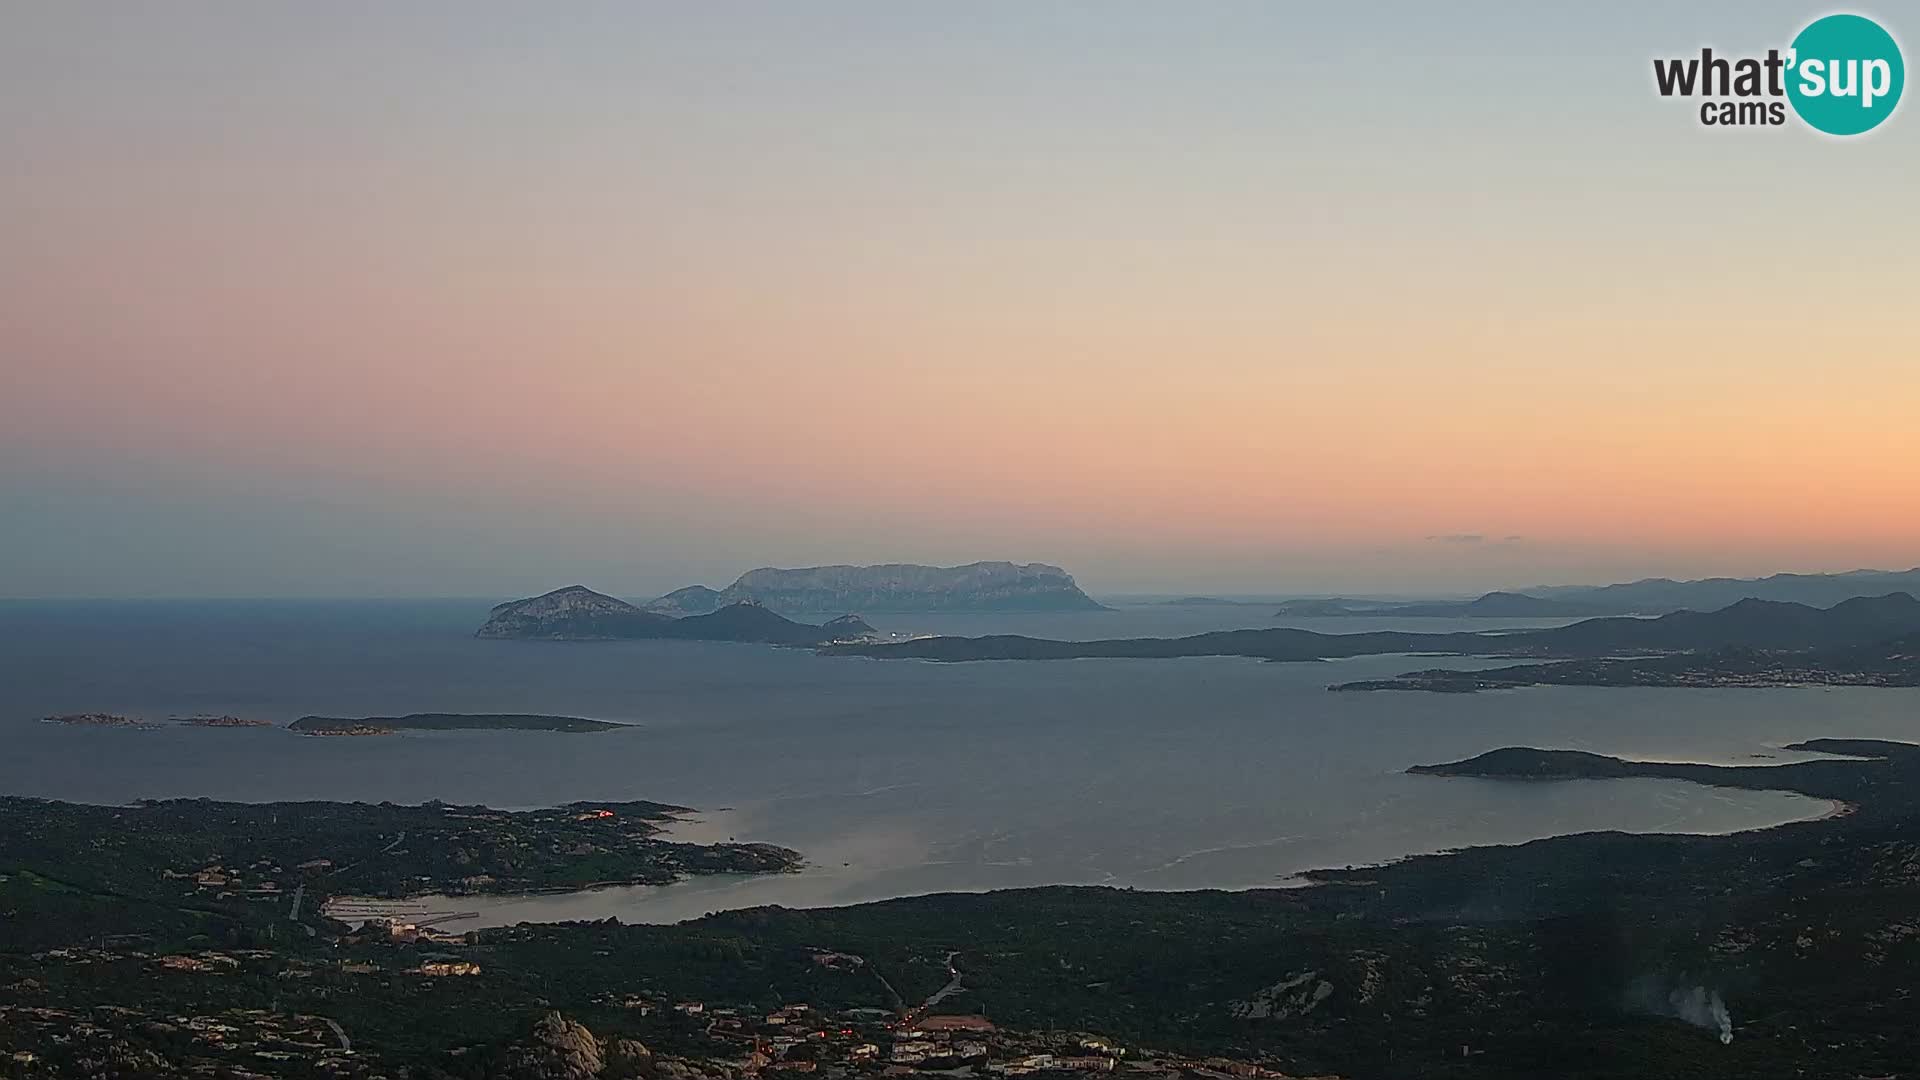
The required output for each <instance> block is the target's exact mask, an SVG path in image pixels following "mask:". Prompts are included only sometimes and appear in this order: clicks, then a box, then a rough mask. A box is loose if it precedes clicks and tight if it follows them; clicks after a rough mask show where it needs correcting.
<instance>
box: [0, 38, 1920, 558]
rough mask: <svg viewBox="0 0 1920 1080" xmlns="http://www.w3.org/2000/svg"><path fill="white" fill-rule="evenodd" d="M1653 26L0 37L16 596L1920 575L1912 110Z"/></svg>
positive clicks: (1919, 368)
mask: <svg viewBox="0 0 1920 1080" xmlns="http://www.w3.org/2000/svg"><path fill="white" fill-rule="evenodd" d="M1443 7H1445V8H1447V9H1448V10H1441V9H1442V8H1443ZM1674 7H1675V5H1661V4H1651V3H1649V4H1636V5H1606V6H1604V8H1603V7H1602V6H1600V5H1589V6H1583V7H1579V8H1575V7H1574V6H1571V5H1569V6H1565V7H1556V8H1553V9H1548V8H1546V7H1544V6H1538V5H1526V4H1518V3H1515V4H1510V5H1504V6H1503V5H1495V4H1474V5H1463V6H1459V7H1453V6H1443V5H1414V4H1405V5H1373V6H1369V5H1322V6H1311V7H1310V6H1308V5H1290V4H1260V3H1203V4H1195V5H1188V4H1131V3H1100V4H1094V3H1062V4H1032V5H1029V4H1015V3H987V4H980V5H971V4H970V5H895V4H887V3H879V2H875V3H826V4H805V5H802V4H780V5H776V4H737V5H736V4H722V5H707V4H686V5H666V4H660V5H652V4H611V3H609V4H587V3H581V4H569V5H558V6H553V7H548V6H542V5H520V4H498V5H496V4H485V3H479V4H433V3H422V4H409V5H399V6H395V5H385V4H371V3H367V4H360V3H349V4H343V5H337V6H336V5H300V6H295V5H282V4H239V3H205V2H192V3H184V4H178V5H173V4H168V5H124V4H105V3H84V2H83V3H67V2H44V3H42V2H28V3H24V4H10V5H8V6H7V7H6V10H5V11H4V12H0V146H4V147H5V148H6V149H5V150H4V151H3V152H0V153H4V155H5V157H6V158H7V165H6V167H5V168H0V596H98V595H112V596H144V595H166V596H178V595H274V596H288V595H322V596H328V595H339V596H360V595H372V594H388V593H398V594H408V595H462V596H466V595H487V596H492V595H517V594H520V593H524V592H527V591H531V590H535V589H540V588H547V587H552V586H556V585H561V584H567V583H570V582H572V581H576V580H582V581H586V582H587V583H589V584H592V585H594V586H595V587H597V588H601V589H603V590H606V591H610V592H616V593H620V594H623V595H650V594H652V593H657V592H660V591H664V590H665V589H668V588H672V587H674V586H677V585H681V584H685V583H688V582H691V581H704V582H707V583H709V584H714V585H721V584H724V583H725V582H726V581H728V580H731V579H732V577H733V576H734V575H736V574H737V573H739V572H740V571H742V570H745V569H747V568H749V567H751V566H757V565H769V564H771V565H807V564H813V563H821V562H873V561H916V562H937V563H951V562H960V561H970V560H972V559H979V558H1009V559H1015V560H1018V561H1027V560H1042V561H1047V562H1054V563H1058V564H1060V565H1063V566H1065V567H1067V568H1068V569H1069V570H1072V571H1073V572H1075V573H1076V574H1077V575H1078V576H1079V578H1080V579H1081V582H1082V584H1083V585H1085V586H1086V587H1087V588H1088V589H1089V590H1091V591H1094V592H1096V593H1099V592H1108V593H1114V592H1128V591H1166V592H1200V591H1239V592H1259V593H1285V592H1356V591H1359V592H1375V593H1389V592H1397V593H1438V592H1452V591H1472V590H1478V589H1483V588H1492V587H1498V586H1514V585H1527V584H1534V583H1541V582H1569V581H1603V580H1617V579H1623V578H1631V577H1640V576H1648V575H1655V574H1661V575H1671V576H1702V575H1706V574H1716V573H1732V574H1751V573H1765V572H1772V571H1776V570H1783V569H1798V570H1831V569H1849V568H1853V567H1856V566H1863V565H1881V566H1898V567H1902V568H1904V567H1908V566H1912V565H1914V564H1916V563H1920V301H1916V299H1915V285H1916V283H1917V282H1920V265H1917V263H1920V215H1917V214H1915V213H1914V211H1913V201H1914V190H1915V184H1916V178H1920V119H1916V117H1915V116H1914V114H1913V111H1912V110H1913V106H1912V105H1911V104H1910V103H1909V104H1906V105H1903V106H1902V111H1901V112H1900V113H1898V114H1896V115H1895V116H1894V117H1893V118H1892V119H1891V120H1890V121H1889V122H1888V123H1887V124H1886V125H1885V127H1884V129H1883V130H1880V131H1876V132H1875V133H1873V134H1872V135H1871V136H1869V137H1865V138H1861V139H1858V140H1850V141H1841V140H1833V139H1824V138H1821V137H1818V136H1815V135H1813V134H1811V133H1809V132H1807V131H1806V130H1804V129H1801V128H1797V127H1787V128H1779V129H1766V130H1748V131H1725V132H1714V131H1709V130H1706V129H1703V128H1701V127H1700V126H1699V125H1698V123H1697V122H1696V121H1695V120H1694V118H1693V116H1692V115H1691V112H1690V111H1689V109H1688V106H1687V105H1686V104H1685V103H1679V102H1673V101H1664V100H1662V99H1660V98H1659V97H1658V96H1657V95H1655V94H1654V92H1653V90H1652V88H1651V78H1650V74H1649V67H1648V63H1647V59H1648V57H1651V56H1654V55H1683V54H1685V53H1687V52H1689V51H1697V50H1698V48H1699V47H1700V45H1701V44H1703V43H1713V44H1715V45H1716V47H1724V48H1726V49H1728V50H1730V51H1740V50H1748V51H1758V52H1764V50H1765V49H1766V48H1767V47H1768V46H1769V45H1778V44H1783V43H1784V42H1785V41H1786V40H1787V39H1788V38H1790V36H1791V34H1792V33H1793V31H1794V30H1795V29H1797V28H1798V27H1799V26H1800V25H1802V24H1803V23H1804V22H1805V21H1807V20H1808V19H1809V18H1811V17H1813V16H1814V15H1816V14H1818V13H1819V12H1817V11H1815V10H1813V9H1808V8H1804V7H1801V6H1795V5H1789V4H1770V3H1769V4H1732V3H1722V4H1698V5H1682V6H1680V7H1683V8H1684V10H1673V8H1674ZM1821 10H1824V9H1821ZM1889 24H1890V25H1891V27H1892V28H1893V29H1894V31H1895V32H1896V33H1900V32H1901V31H1902V29H1904V30H1905V32H1906V33H1907V34H1909V35H1920V24H1915V25H1913V26H1908V27H1904V28H1903V27H1902V26H1901V24H1900V20H1899V19H1898V18H1893V19H1890V20H1889ZM1908 40H1912V38H1909V39H1908Z"/></svg>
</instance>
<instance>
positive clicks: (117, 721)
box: [42, 712, 160, 731]
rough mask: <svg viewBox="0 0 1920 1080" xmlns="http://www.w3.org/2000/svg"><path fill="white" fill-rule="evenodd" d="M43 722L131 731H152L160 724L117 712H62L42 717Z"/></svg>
mask: <svg viewBox="0 0 1920 1080" xmlns="http://www.w3.org/2000/svg"><path fill="white" fill-rule="evenodd" d="M42 722H43V723H48V724H65V725H67V726H68V727H104V728H124V729H127V730H129V731H151V730H153V729H154V728H157V727H159V726H160V725H158V724H156V723H154V722H152V721H151V720H139V719H135V718H133V717H130V716H121V715H119V714H117V713H97V712H95V713H61V714H59V715H56V716H48V717H43V718H42Z"/></svg>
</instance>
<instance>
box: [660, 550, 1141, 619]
mask: <svg viewBox="0 0 1920 1080" xmlns="http://www.w3.org/2000/svg"><path fill="white" fill-rule="evenodd" d="M742 602H750V603H755V604H760V605H762V606H764V607H767V608H770V609H772V610H774V611H777V612H780V613H781V614H783V615H810V614H824V613H827V612H835V611H859V612H865V613H868V614H873V613H876V612H884V613H900V612H937V611H1102V610H1105V608H1104V606H1103V605H1102V604H1100V603H1099V602H1098V601H1096V600H1094V599H1093V598H1092V597H1090V596H1088V595H1087V594H1086V593H1085V592H1082V591H1081V589H1080V586H1079V585H1077V584H1075V583H1074V580H1073V575H1072V574H1069V573H1067V572H1066V571H1065V570H1063V569H1061V568H1060V567H1058V566H1049V565H1048V564H1046V563H1024V564H1023V563H1012V562H974V563H967V564H966V565H964V566H922V565H919V564H916V563H884V564H880V565H877V566H844V565H842V566H806V567H798V568H793V569H780V568H775V567H770V566H768V567H761V568H760V569H757V570H749V571H747V572H746V573H744V574H741V575H740V577H739V578H738V579H736V580H735V581H734V583H733V584H731V585H729V586H727V587H726V588H724V589H720V590H717V591H716V590H714V589H710V588H707V587H706V586H704V585H690V586H687V587H686V588H684V589H677V590H675V591H673V592H670V593H668V594H666V595H665V596H662V597H660V598H659V599H657V600H654V601H653V602H651V603H650V604H648V605H647V607H648V609H649V610H652V611H655V612H662V613H666V614H675V615H677V614H699V613H703V612H706V611H715V610H718V609H720V608H723V607H725V606H727V605H728V604H737V603H742Z"/></svg>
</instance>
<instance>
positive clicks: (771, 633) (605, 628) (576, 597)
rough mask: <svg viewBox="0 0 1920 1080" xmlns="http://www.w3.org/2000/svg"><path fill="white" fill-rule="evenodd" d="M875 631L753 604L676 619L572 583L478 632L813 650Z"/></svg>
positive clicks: (497, 612)
mask: <svg viewBox="0 0 1920 1080" xmlns="http://www.w3.org/2000/svg"><path fill="white" fill-rule="evenodd" d="M873 633H874V629H873V627H872V626H870V625H868V624H867V622H866V621H865V620H863V619H861V618H860V617H859V616H857V615H843V616H840V617H839V618H836V619H832V620H830V621H828V622H827V623H825V624H823V625H814V624H812V623H803V622H796V621H794V620H792V619H789V618H786V617H785V616H782V615H779V614H776V613H775V612H773V611H771V610H769V609H768V608H766V607H764V606H762V605H761V604H759V603H756V602H753V601H747V600H742V601H739V602H736V603H730V604H728V605H727V606H725V607H722V608H720V609H718V610H716V611H712V612H709V613H707V614H704V615H689V616H686V617H684V618H676V617H674V616H672V615H664V614H661V613H660V612H657V611H647V610H644V609H642V608H640V607H637V606H635V605H633V604H629V603H627V602H626V601H625V600H619V599H616V598H614V597H611V596H608V595H606V594H605V593H597V592H594V591H593V590H592V589H589V588H587V587H586V586H584V585H569V586H567V587H565V588H561V589H555V590H553V591H552V592H548V593H542V594H541V595H539V596H532V597H528V598H526V599H524V600H513V601H509V602H507V603H504V604H500V605H498V606H496V607H495V608H494V609H493V610H492V611H491V612H490V613H489V614H488V616H487V621H486V622H485V623H483V624H481V626H480V628H479V629H478V630H476V631H475V632H474V636H475V637H481V638H510V639H521V640H529V639H531V640H546V641H614V640H638V639H657V640H677V641H723V642H750V643H759V644H767V645H788V646H799V647H811V646H820V645H828V644H833V643H837V642H852V641H859V640H864V639H865V638H867V637H869V636H871V635H872V634H873Z"/></svg>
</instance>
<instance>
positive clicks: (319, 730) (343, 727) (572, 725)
mask: <svg viewBox="0 0 1920 1080" xmlns="http://www.w3.org/2000/svg"><path fill="white" fill-rule="evenodd" d="M628 726H629V725H627V724H612V723H608V722H607V721H605V720H587V719H583V718H581V717H578V716H541V715H537V714H527V713H409V714H408V715H406V716H361V717H345V716H303V717H301V718H300V719H298V720H295V721H294V722H293V723H291V724H289V725H287V730H289V731H297V732H299V733H300V734H302V735H390V734H393V733H395V732H399V731H561V732H590V731H615V730H618V729H620V728H624V727H628Z"/></svg>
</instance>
